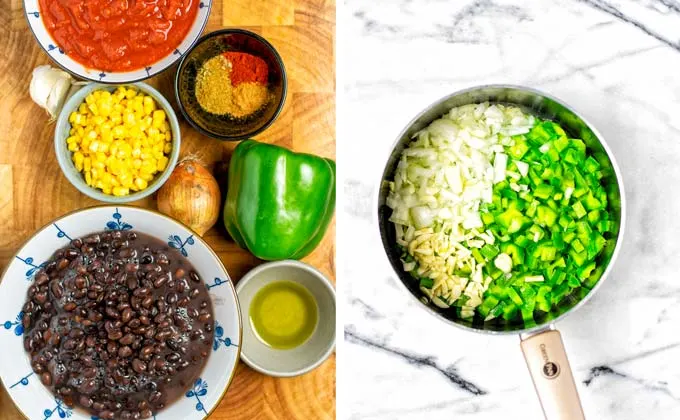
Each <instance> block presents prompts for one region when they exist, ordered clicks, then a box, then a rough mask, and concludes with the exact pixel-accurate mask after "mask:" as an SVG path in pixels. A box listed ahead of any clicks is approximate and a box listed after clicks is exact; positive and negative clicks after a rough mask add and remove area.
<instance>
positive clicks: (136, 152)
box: [132, 148, 142, 158]
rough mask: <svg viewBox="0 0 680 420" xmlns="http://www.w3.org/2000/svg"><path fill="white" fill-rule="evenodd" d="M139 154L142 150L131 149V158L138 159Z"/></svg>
mask: <svg viewBox="0 0 680 420" xmlns="http://www.w3.org/2000/svg"><path fill="white" fill-rule="evenodd" d="M141 154H142V150H141V149H140V148H135V149H132V157H134V158H138V157H139V156H140V155H141Z"/></svg>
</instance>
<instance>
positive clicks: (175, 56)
mask: <svg viewBox="0 0 680 420" xmlns="http://www.w3.org/2000/svg"><path fill="white" fill-rule="evenodd" d="M196 1H198V2H199V3H198V13H196V19H195V20H194V23H193V24H192V25H191V28H189V32H187V34H186V36H185V37H184V39H183V40H182V42H180V44H179V45H178V46H177V47H176V48H175V49H174V50H173V51H172V52H170V53H169V54H168V55H166V56H165V57H162V58H161V59H160V60H158V61H156V62H155V63H151V64H149V65H148V66H146V67H142V68H139V69H135V70H130V71H103V70H101V69H95V68H89V67H87V66H85V65H83V64H80V63H79V62H77V61H75V60H73V59H72V58H71V57H69V56H68V55H66V54H65V53H64V50H63V49H61V48H60V46H59V45H57V43H56V42H55V41H54V39H52V36H51V35H50V34H49V32H48V31H47V28H46V27H45V22H43V19H42V16H41V11H40V4H39V0H24V14H25V16H26V20H27V21H28V27H29V28H31V32H33V35H34V36H35V39H36V41H38V44H40V46H41V47H42V49H43V50H45V52H46V53H47V55H48V56H50V58H51V59H52V60H54V61H55V62H56V63H57V64H58V65H59V66H61V67H62V68H63V69H64V70H67V71H69V72H71V73H73V74H75V75H76V76H79V77H82V78H83V79H87V80H91V81H93V82H99V83H131V82H136V81H139V80H144V79H148V78H150V77H153V76H155V75H156V74H158V73H160V72H162V71H163V70H165V69H167V68H168V67H170V66H171V65H173V64H174V63H175V62H176V61H177V60H179V59H180V58H181V57H182V56H183V55H184V54H186V53H187V51H189V49H190V48H191V46H192V45H194V43H195V42H196V40H198V37H199V36H201V33H202V32H203V28H205V25H206V24H207V23H208V17H209V16H210V7H211V6H212V2H213V0H196Z"/></svg>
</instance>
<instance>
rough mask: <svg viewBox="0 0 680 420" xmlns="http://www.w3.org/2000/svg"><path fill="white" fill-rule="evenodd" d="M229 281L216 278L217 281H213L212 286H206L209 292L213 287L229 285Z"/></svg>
mask: <svg viewBox="0 0 680 420" xmlns="http://www.w3.org/2000/svg"><path fill="white" fill-rule="evenodd" d="M228 281H229V280H222V279H221V278H219V277H215V280H213V282H212V284H208V283H206V284H205V286H206V287H207V288H208V290H210V289H212V288H213V287H217V286H222V285H223V284H227V282H228Z"/></svg>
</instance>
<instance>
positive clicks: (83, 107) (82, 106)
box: [78, 103, 87, 115]
mask: <svg viewBox="0 0 680 420" xmlns="http://www.w3.org/2000/svg"><path fill="white" fill-rule="evenodd" d="M78 112H79V113H80V114H81V115H87V104H85V103H82V104H80V105H78Z"/></svg>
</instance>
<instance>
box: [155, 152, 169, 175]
mask: <svg viewBox="0 0 680 420" xmlns="http://www.w3.org/2000/svg"><path fill="white" fill-rule="evenodd" d="M167 166H168V158H167V157H165V156H161V157H160V158H158V163H157V164H156V169H158V171H159V172H160V171H164V170H165V168H166V167H167Z"/></svg>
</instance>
